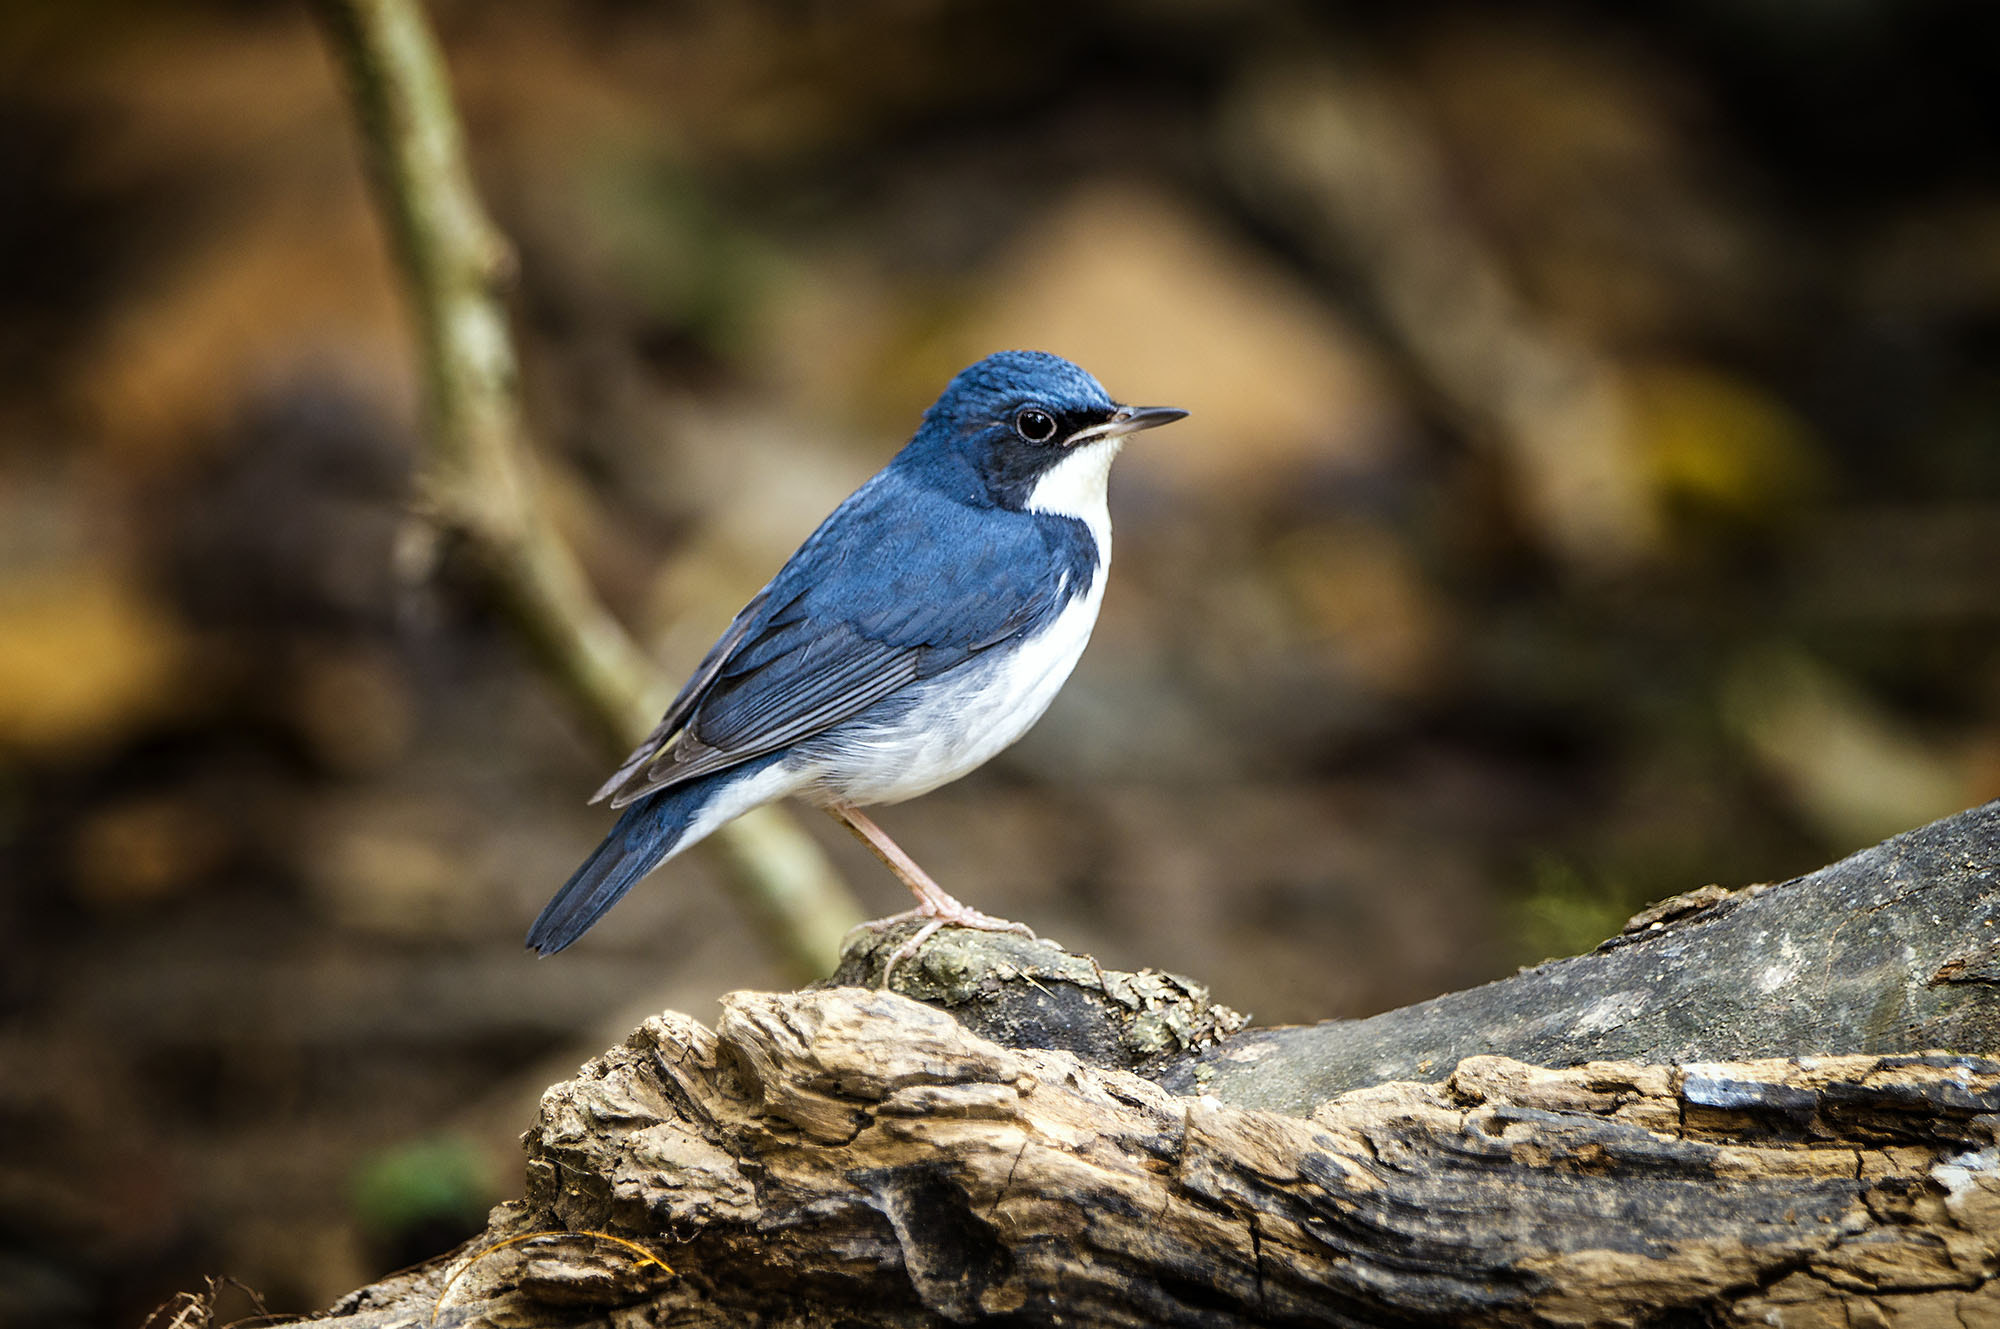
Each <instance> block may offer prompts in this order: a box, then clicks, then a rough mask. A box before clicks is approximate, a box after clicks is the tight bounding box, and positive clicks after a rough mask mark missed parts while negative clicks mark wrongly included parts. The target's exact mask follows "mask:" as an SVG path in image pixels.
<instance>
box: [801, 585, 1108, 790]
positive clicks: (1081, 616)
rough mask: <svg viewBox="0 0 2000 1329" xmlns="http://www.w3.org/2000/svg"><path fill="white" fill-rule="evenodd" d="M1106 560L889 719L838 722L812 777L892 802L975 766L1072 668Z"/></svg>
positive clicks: (1037, 713)
mask: <svg viewBox="0 0 2000 1329" xmlns="http://www.w3.org/2000/svg"><path fill="white" fill-rule="evenodd" d="M1106 571H1107V568H1106V566H1105V564H1104V563H1103V562H1102V561H1100V562H1099V564H1098V566H1097V569H1096V571H1095V573H1094V574H1093V575H1092V577H1091V583H1090V586H1089V587H1088V588H1087V589H1086V590H1085V591H1084V592H1083V594H1081V595H1078V596H1076V597H1075V598H1074V599H1072V600H1071V601H1070V602H1069V603H1068V604H1067V605H1065V606H1064V607H1063V610H1062V612H1061V613H1060V614H1058V615H1057V616H1056V619H1055V621H1054V622H1052V623H1050V624H1049V625H1048V626H1047V627H1045V628H1044V629H1042V631H1041V632H1040V633H1038V634H1036V635H1035V636H1033V637H1030V638H1028V639H1027V640H1026V641H1024V642H1022V643H1020V644H1019V645H1018V646H1015V647H1012V648H1009V647H1007V646H1000V647H996V648H994V649H993V650H992V651H991V652H990V653H989V656H988V658H982V659H975V660H973V661H971V662H970V663H968V664H965V665H963V666H961V667H959V668H958V669H954V670H951V671H950V672H948V673H945V674H942V675H940V676H939V677H937V678H935V679H932V680H930V681H929V682H927V683H924V684H920V685H919V686H920V687H921V688H922V689H923V691H922V693H921V694H920V695H919V696H918V698H917V700H916V704H915V705H913V706H911V707H910V708H909V709H908V710H907V711H905V712H904V713H903V714H902V715H900V716H898V717H897V718H896V719H895V721H894V722H893V723H892V724H876V725H871V724H869V723H868V722H867V721H865V720H863V721H860V722H856V723H852V724H849V725H845V726H843V727H841V728H840V729H838V730H835V731H833V732H831V733H829V734H827V735H826V736H825V737H826V738H827V739H828V740H829V743H828V748H827V751H826V753H825V756H824V757H823V759H822V760H823V764H822V765H821V767H820V771H821V774H820V777H819V780H818V782H817V783H818V786H819V791H820V792H821V793H822V794H824V795H825V796H828V797H832V798H837V799H840V800H842V801H845V802H849V803H859V804H872V803H900V802H902V801H903V800H904V799H906V798H915V797H917V796H918V795H919V794H927V793H929V792H930V791H931V790H933V789H936V788H937V787H938V786H939V785H943V784H949V783H950V782H951V781H953V780H956V779H958V778H959V777H960V776H962V775H965V774H966V773H968V772H969V771H972V770H973V769H975V768H977V767H979V766H981V765H984V764H985V763H986V762H987V761H990V760H991V759H992V758H993V757H994V756H995V755H997V754H998V753H999V752H1000V751H1002V750H1003V749H1005V748H1006V747H1008V746H1009V745H1010V744H1012V743H1013V742H1014V741H1015V740H1017V739H1019V738H1020V737H1021V735H1023V734H1025V733H1027V732H1028V730H1029V728H1030V727H1031V726H1032V725H1033V724H1034V723H1035V721H1037V720H1039V719H1041V718H1042V712H1044V711H1046V710H1048V708H1049V703H1050V702H1052V701H1054V700H1055V696H1056V693H1057V692H1059V691H1061V689H1062V685H1063V684H1064V683H1065V682H1066V681H1068V679H1069V675H1070V671H1071V670H1072V669H1074V668H1076V662H1077V658H1078V657H1079V656H1081V655H1082V654H1083V648H1084V646H1085V645H1086V644H1088V643H1089V641H1090V632H1091V629H1092V628H1093V627H1095V626H1096V625H1097V610H1098V606H1099V605H1100V604H1101V603H1102V601H1103V599H1104V577H1105V573H1106Z"/></svg>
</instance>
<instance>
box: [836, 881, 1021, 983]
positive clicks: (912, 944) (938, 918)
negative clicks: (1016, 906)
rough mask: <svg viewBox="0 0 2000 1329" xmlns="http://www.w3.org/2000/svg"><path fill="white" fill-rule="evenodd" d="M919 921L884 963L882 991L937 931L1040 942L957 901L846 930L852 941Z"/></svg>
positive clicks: (1017, 927) (923, 906)
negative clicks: (1011, 935)
mask: <svg viewBox="0 0 2000 1329" xmlns="http://www.w3.org/2000/svg"><path fill="white" fill-rule="evenodd" d="M919 921H921V922H922V923H923V926H922V927H920V928H918V929H917V930H916V931H915V932H914V933H912V934H911V935H910V936H909V937H908V938H907V939H905V940H904V941H903V942H902V944H901V945H899V946H897V947H896V949H895V950H893V951H891V952H889V958H888V959H887V960H886V961H884V962H883V965H882V984H881V985H882V986H883V987H888V986H889V979H890V976H891V975H893V974H894V973H895V972H896V966H897V965H899V964H901V963H902V962H903V961H905V960H907V959H909V958H910V957H911V956H913V955H915V954H916V953H917V952H918V951H919V950H922V949H923V945H924V943H925V942H927V941H929V940H930V939H931V938H932V937H934V936H936V935H937V933H938V930H939V929H940V928H944V927H946V926H950V927H958V928H972V929H974V930H976V931H979V932H1012V933H1016V934H1018V935H1020V936H1023V937H1026V938H1028V939H1029V940H1030V941H1038V940H1040V938H1038V937H1036V936H1035V930H1034V929H1033V928H1031V927H1029V926H1028V925H1027V924H1026V923H1016V922H1014V921H1013V920H1012V919H1007V918H996V917H994V916H993V915H992V914H988V913H982V912H981V911H979V910H977V909H974V908H972V907H971V906H970V905H965V904H960V903H959V902H958V901H956V900H954V901H952V902H951V905H950V906H940V905H931V904H929V903H925V904H921V905H918V906H917V907H916V908H915V909H905V910H904V911H903V912H902V913H900V914H891V915H889V917H887V918H876V919H870V920H869V921H868V922H865V923H857V924H855V925H854V926H853V927H852V928H849V929H848V933H847V935H848V936H850V937H851V936H853V935H854V934H855V933H856V932H886V931H888V930H889V929H890V928H894V927H900V926H902V925H903V924H904V923H915V922H919Z"/></svg>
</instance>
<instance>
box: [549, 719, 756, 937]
mask: <svg viewBox="0 0 2000 1329" xmlns="http://www.w3.org/2000/svg"><path fill="white" fill-rule="evenodd" d="M783 759H784V754H783V753H774V754H772V755H771V756H768V757H765V758H764V759H762V760H760V761H754V762H747V763H745V764H744V765H741V766H735V767H731V768H730V769H729V770H726V771H719V772H717V773H716V774H714V775H711V776H708V777H706V778H704V779H700V780H690V781H689V782H688V783H686V784H680V785H675V786H673V787H672V788H669V789H662V790H659V791H658V792H656V793H651V794H648V795H646V797H644V798H642V799H640V800H639V801H638V802H636V803H634V804H632V805H631V806H630V807H628V808H626V809H625V812H624V814H623V815H622V816H620V817H619V818H618V820H617V822H616V823H615V824H614V825H613V826H612V827H611V833H610V834H609V835H607V836H605V837H604V843H603V844H600V845H598V846H597V849H596V850H595V851H594V852H593V853H592V854H591V856H590V857H589V858H587V859H585V860H584V861H583V866H582V867H580V868H578V869H577V870H576V871H575V872H573V873H571V874H570V879H569V880H568V881H566V882H564V883H563V885H562V889H561V890H559V891H557V892H556V894H555V898H554V899H552V900H550V901H549V902H548V904H547V905H545V906H544V907H543V909H542V912H541V914H540V915H539V916H538V917H537V918H536V919H535V923H534V926H533V927H531V928H529V929H528V947H529V949H530V950H533V951H536V952H538V953H540V954H542V955H554V954H555V953H556V952H557V951H559V950H561V949H562V948H563V947H565V946H567V945H569V944H570V943H571V942H573V941H575V940H576V939H577V938H578V937H581V936H582V935H583V934H584V933H585V932H588V931H589V930H590V925H591V924H593V923H595V922H596V921H597V920H598V919H599V918H602V917H603V916H604V911H605V910H607V909H609V908H610V907H611V906H612V905H614V904H617V903H618V901H619V900H620V899H621V898H623V896H624V894H625V892H627V891H629V890H631V889H632V888H633V887H634V886H636V885H637V884H638V883H639V880H640V878H642V877H644V876H645V875H646V874H647V873H649V872H651V871H652V870H653V869H654V868H656V867H658V866H660V864H662V863H664V862H666V861H667V860H668V859H670V858H672V857H673V856H674V855H675V854H676V853H678V852H680V850H682V849H683V848H685V847H686V846H685V845H684V844H683V843H682V841H683V840H684V839H685V837H686V835H687V832H688V828H689V827H690V826H691V825H693V824H694V821H695V819H696V818H697V817H699V816H700V815H701V813H702V811H703V809H705V808H706V807H707V806H708V804H709V802H710V801H711V800H712V799H714V798H715V796H716V795H717V794H719V793H721V792H722V790H723V789H724V788H726V787H727V786H728V785H730V784H733V783H735V782H736V781H737V780H740V779H744V778H746V777H748V776H750V775H754V774H757V773H758V772H761V771H763V770H765V769H767V768H769V767H771V766H774V765H776V764H777V763H778V762H779V761H782V760H783Z"/></svg>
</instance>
